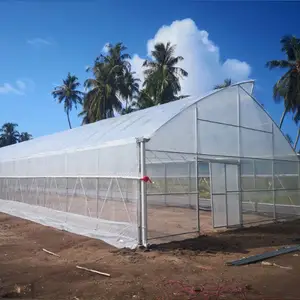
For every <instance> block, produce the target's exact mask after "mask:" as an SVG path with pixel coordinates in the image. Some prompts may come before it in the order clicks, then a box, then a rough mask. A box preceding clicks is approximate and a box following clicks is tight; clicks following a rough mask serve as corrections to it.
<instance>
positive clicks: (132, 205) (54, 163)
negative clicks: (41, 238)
mask: <svg viewBox="0 0 300 300" xmlns="http://www.w3.org/2000/svg"><path fill="white" fill-rule="evenodd" d="M125 153H126V157H122V155H124V154H125ZM118 157H119V159H116V158H118ZM138 165H139V164H138V152H137V144H136V143H128V144H124V145H118V146H115V147H102V148H97V149H83V150H81V151H70V152H62V153H54V154H51V153H50V154H48V155H40V156H37V157H30V158H24V159H19V160H11V161H5V162H3V161H2V162H1V163H0V166H1V169H0V176H1V177H0V198H1V199H2V200H1V201H0V211H2V212H5V213H8V214H11V215H15V216H18V217H22V218H25V219H29V220H32V221H35V222H38V223H41V224H44V225H48V226H52V227H56V228H59V229H64V230H67V231H71V232H74V233H77V234H82V235H86V236H90V237H94V238H99V239H101V240H104V241H106V242H108V243H109V244H111V245H114V246H116V247H130V248H133V247H135V246H136V245H137V244H138V218H137V213H138V200H139V188H140V180H139V177H138V174H139V167H138Z"/></svg>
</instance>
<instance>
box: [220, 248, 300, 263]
mask: <svg viewBox="0 0 300 300" xmlns="http://www.w3.org/2000/svg"><path fill="white" fill-rule="evenodd" d="M295 251H300V245H296V246H287V247H282V248H279V249H277V250H274V251H269V252H265V253H263V254H257V255H253V256H249V257H244V258H242V259H238V260H235V261H230V262H226V265H228V266H242V265H248V264H251V263H256V262H259V261H262V260H265V259H268V258H271V257H275V256H278V255H282V254H286V253H291V252H295Z"/></svg>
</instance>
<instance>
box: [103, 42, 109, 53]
mask: <svg viewBox="0 0 300 300" xmlns="http://www.w3.org/2000/svg"><path fill="white" fill-rule="evenodd" d="M108 46H109V43H105V45H104V46H103V48H102V52H103V53H107V52H108Z"/></svg>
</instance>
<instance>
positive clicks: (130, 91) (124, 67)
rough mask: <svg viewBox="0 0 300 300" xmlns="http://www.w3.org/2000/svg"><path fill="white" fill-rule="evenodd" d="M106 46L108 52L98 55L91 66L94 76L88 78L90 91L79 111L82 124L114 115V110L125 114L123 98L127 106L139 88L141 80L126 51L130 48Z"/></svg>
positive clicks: (86, 84)
mask: <svg viewBox="0 0 300 300" xmlns="http://www.w3.org/2000/svg"><path fill="white" fill-rule="evenodd" d="M107 47H108V52H107V54H106V55H104V54H101V55H100V56H99V57H97V58H96V60H95V62H94V66H93V67H92V68H89V71H92V73H93V78H90V79H87V80H86V81H85V87H86V89H87V90H88V92H87V94H86V96H85V98H84V103H83V111H82V112H81V113H80V115H81V116H83V117H84V119H83V122H82V124H87V123H91V122H95V121H98V120H102V119H106V118H110V117H113V116H114V112H115V111H116V112H118V113H122V109H123V106H122V100H125V102H126V107H127V106H128V104H129V102H130V101H131V100H132V98H133V96H134V95H135V94H136V93H137V92H138V89H139V86H138V80H137V79H135V78H134V73H132V72H131V65H130V62H129V59H130V58H131V57H130V55H129V54H126V53H123V51H125V50H126V49H127V48H126V47H125V46H124V45H123V44H122V43H118V44H116V45H115V46H113V45H110V44H109V45H108V46H107Z"/></svg>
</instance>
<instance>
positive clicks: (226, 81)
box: [214, 78, 232, 90]
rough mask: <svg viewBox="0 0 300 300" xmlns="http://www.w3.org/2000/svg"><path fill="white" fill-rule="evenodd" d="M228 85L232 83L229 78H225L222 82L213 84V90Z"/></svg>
mask: <svg viewBox="0 0 300 300" xmlns="http://www.w3.org/2000/svg"><path fill="white" fill-rule="evenodd" d="M230 85H232V80H231V78H226V79H225V80H224V82H223V83H221V84H217V85H215V86H214V90H219V89H223V88H226V87H228V86H230Z"/></svg>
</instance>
